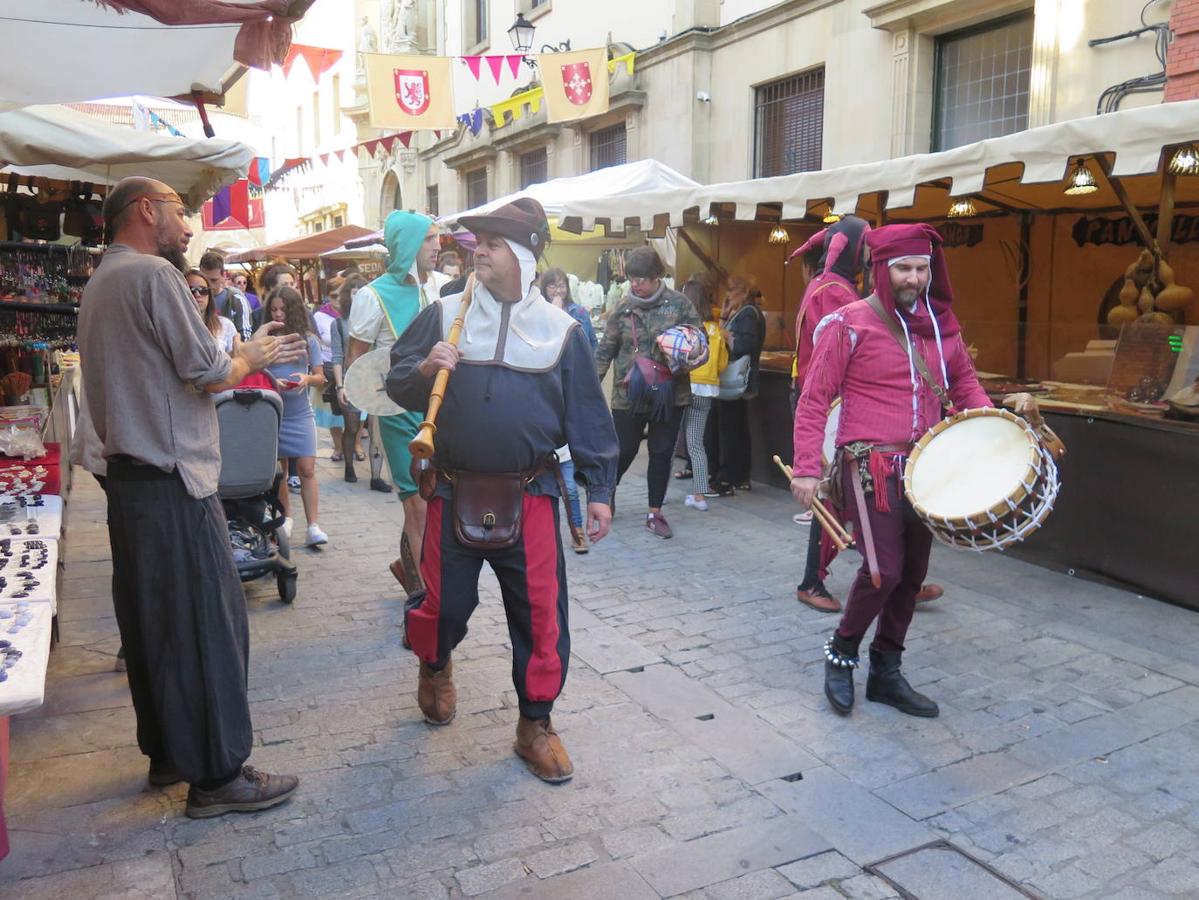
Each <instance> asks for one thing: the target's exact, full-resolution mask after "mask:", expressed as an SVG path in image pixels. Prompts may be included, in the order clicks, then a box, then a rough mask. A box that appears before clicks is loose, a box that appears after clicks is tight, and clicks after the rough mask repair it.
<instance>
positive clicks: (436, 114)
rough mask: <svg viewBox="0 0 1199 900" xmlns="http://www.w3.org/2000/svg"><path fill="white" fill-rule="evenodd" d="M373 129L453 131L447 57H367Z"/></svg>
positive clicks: (451, 79) (451, 82)
mask: <svg viewBox="0 0 1199 900" xmlns="http://www.w3.org/2000/svg"><path fill="white" fill-rule="evenodd" d="M363 58H364V62H365V65H366V84H367V92H368V95H369V97H370V122H371V127H372V128H403V129H408V130H412V131H419V130H422V129H423V130H428V131H432V130H439V129H440V130H447V131H448V130H452V129H453V128H454V127H455V125H456V124H457V116H456V115H455V114H454V74H453V69H452V68H451V63H452V60H451V59H450V58H448V57H444V56H412V55H397V54H387V53H364V54H363Z"/></svg>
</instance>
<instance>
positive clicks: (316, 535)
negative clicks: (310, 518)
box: [308, 522, 329, 547]
mask: <svg viewBox="0 0 1199 900" xmlns="http://www.w3.org/2000/svg"><path fill="white" fill-rule="evenodd" d="M327 543H329V535H327V534H325V532H323V531H321V526H319V525H317V524H316V523H315V522H313V523H312V524H311V525H309V526H308V546H309V547H319V546H320V545H321V544H327Z"/></svg>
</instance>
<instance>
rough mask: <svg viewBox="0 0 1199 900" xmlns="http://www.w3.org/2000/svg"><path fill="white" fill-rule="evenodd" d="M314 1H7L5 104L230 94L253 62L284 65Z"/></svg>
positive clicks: (2, 27)
mask: <svg viewBox="0 0 1199 900" xmlns="http://www.w3.org/2000/svg"><path fill="white" fill-rule="evenodd" d="M311 3H312V0H188V2H186V3H184V2H177V0H138V2H119V0H118V2H111V0H105V2H104V3H103V4H101V3H99V2H94V0H5V2H4V4H3V9H2V11H0V34H3V35H4V74H3V76H0V109H3V108H10V109H11V108H15V107H19V106H30V105H34V104H43V103H70V102H75V101H80V100H95V99H98V98H101V97H118V96H125V95H130V94H154V95H156V96H160V97H174V96H179V95H189V94H191V92H192V91H196V90H198V91H202V92H204V93H205V94H208V95H221V94H224V93H225V90H226V89H227V88H228V87H229V86H230V85H231V84H232V83H233V82H234V81H236V80H237V79H238V77H239V76H240V75H241V74H242V72H244V70H245V65H252V66H258V67H260V68H268V67H269V66H270V64H271V62H276V63H281V62H282V61H283V57H284V55H285V54H286V52H287V45H288V43H289V41H290V26H291V24H292V23H293V22H294V21H296V20H297V19H298V18H299V17H300V16H301V15H302V14H303V12H304V10H306V9H307V8H308V7H309V6H310V5H311ZM139 10H144V11H145V13H149V14H144V13H143V12H142V11H139Z"/></svg>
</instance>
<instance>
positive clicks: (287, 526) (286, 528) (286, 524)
mask: <svg viewBox="0 0 1199 900" xmlns="http://www.w3.org/2000/svg"><path fill="white" fill-rule="evenodd" d="M281 530H282V532H283V533H284V534H285V535H287V539H288V540H289V541H290V540H291V516H288V517H287V518H286V519H284V520H283V526H282V528H281Z"/></svg>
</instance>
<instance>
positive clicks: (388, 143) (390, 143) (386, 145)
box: [379, 134, 399, 153]
mask: <svg viewBox="0 0 1199 900" xmlns="http://www.w3.org/2000/svg"><path fill="white" fill-rule="evenodd" d="M397 137H399V135H398V134H390V135H388V136H387V137H385V138H382V139H380V141H379V143H380V144H382V145H383V152H385V153H390V152H391V148H392V147H394V146H395V145H396V138H397Z"/></svg>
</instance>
